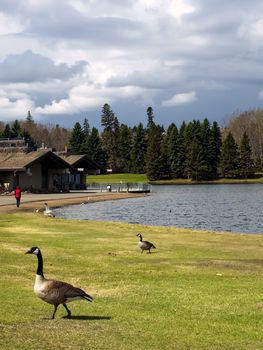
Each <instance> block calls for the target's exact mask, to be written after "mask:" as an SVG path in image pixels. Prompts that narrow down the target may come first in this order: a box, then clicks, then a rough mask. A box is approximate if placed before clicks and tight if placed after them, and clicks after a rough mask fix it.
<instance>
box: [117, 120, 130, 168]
mask: <svg viewBox="0 0 263 350" xmlns="http://www.w3.org/2000/svg"><path fill="white" fill-rule="evenodd" d="M131 148H132V132H131V129H130V128H129V127H128V126H127V125H125V124H121V126H120V128H119V169H120V171H121V172H130V170H131Z"/></svg>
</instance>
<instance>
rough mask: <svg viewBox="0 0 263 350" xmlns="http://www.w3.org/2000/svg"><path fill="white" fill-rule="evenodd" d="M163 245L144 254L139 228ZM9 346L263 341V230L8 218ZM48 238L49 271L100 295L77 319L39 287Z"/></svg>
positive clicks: (74, 307)
mask: <svg viewBox="0 0 263 350" xmlns="http://www.w3.org/2000/svg"><path fill="white" fill-rule="evenodd" d="M138 231H139V232H141V233H142V234H143V236H144V237H145V239H148V240H150V241H152V242H153V243H154V244H155V245H156V246H157V249H156V250H155V251H154V252H153V253H152V254H145V253H143V254H141V253H140V251H139V249H138V247H137V237H136V236H135V235H136V233H137V232H138ZM0 242H1V244H0V276H1V278H0V300H1V318H0V348H1V349H45V350H46V349H92V350H96V349H117V350H128V349H129V350H134V349H136V350H140V349H142V350H157V349H158V350H160V349H167V350H171V349H180V350H182V349H196V350H199V349H209V350H211V349H212V350H213V349H220V350H222V349H227V350H229V349H234V350H237V349H238V350H242V349H244V350H245V349H246V350H251V349H263V335H262V327H263V293H262V291H263V278H262V277H263V276H262V275H263V259H262V249H263V237H262V236H260V235H243V234H242V235H241V234H227V233H213V232H204V231H203V232H201V231H199V232H198V231H193V230H188V229H176V228H160V227H150V226H139V225H129V224H124V223H111V222H103V223H102V222H100V223H98V222H94V221H64V220H62V219H56V218H55V219H53V218H46V217H43V216H42V215H40V214H23V215H22V214H19V215H18V214H9V215H1V217H0ZM35 245H37V246H39V247H40V248H41V250H42V253H43V257H44V272H45V275H46V277H47V278H56V279H59V280H63V281H67V282H69V283H72V284H74V285H76V286H79V287H81V288H82V289H84V290H85V291H86V292H88V293H89V294H91V295H92V296H93V297H94V302H93V303H88V302H85V301H77V302H73V303H70V304H69V308H70V309H71V311H72V315H73V318H72V319H64V318H63V316H64V315H65V310H64V308H63V307H62V306H60V307H59V309H58V312H57V315H56V319H55V320H53V321H51V320H48V319H45V318H46V317H50V316H51V313H52V311H53V306H52V305H49V304H46V303H44V302H43V301H41V300H40V299H38V298H37V297H36V296H35V295H34V292H33V284H34V278H35V271H36V267H37V258H36V257H35V256H33V255H25V254H24V252H25V251H26V250H27V249H28V248H30V247H32V246H35Z"/></svg>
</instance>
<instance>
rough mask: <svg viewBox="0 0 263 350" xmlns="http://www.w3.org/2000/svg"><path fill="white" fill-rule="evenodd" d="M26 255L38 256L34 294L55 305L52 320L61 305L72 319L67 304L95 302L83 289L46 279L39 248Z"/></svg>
mask: <svg viewBox="0 0 263 350" xmlns="http://www.w3.org/2000/svg"><path fill="white" fill-rule="evenodd" d="M25 254H35V255H36V256H37V259H38V266H37V272H36V279H35V285H34V292H35V294H36V296H38V297H39V298H40V299H42V300H44V301H45V302H47V303H49V304H52V305H54V311H53V314H52V316H51V319H52V320H53V319H54V318H55V314H56V311H57V308H58V306H59V305H60V304H62V305H63V306H64V308H65V309H66V310H67V317H68V318H70V316H71V311H70V310H69V309H68V307H67V305H66V303H69V302H70V301H74V300H81V299H85V300H88V301H92V300H93V298H92V297H91V296H90V295H88V294H87V293H85V292H84V291H83V290H82V289H80V288H76V287H73V286H72V285H71V284H69V283H65V282H61V281H55V280H48V279H46V278H45V277H44V273H43V258H42V254H41V251H40V249H39V248H38V247H32V248H31V249H29V250H28V251H27V252H26V253H25Z"/></svg>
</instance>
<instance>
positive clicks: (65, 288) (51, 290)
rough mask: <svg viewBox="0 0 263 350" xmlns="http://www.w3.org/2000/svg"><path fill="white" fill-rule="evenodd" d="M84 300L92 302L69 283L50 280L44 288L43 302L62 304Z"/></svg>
mask: <svg viewBox="0 0 263 350" xmlns="http://www.w3.org/2000/svg"><path fill="white" fill-rule="evenodd" d="M74 299H86V300H88V301H92V299H93V298H92V297H91V296H90V295H88V294H87V293H86V292H84V291H83V290H82V289H80V288H76V287H74V286H72V285H71V284H69V283H66V282H61V281H53V280H50V281H48V283H47V286H46V288H45V298H44V300H45V301H46V302H48V303H50V304H63V303H65V302H67V301H69V300H74Z"/></svg>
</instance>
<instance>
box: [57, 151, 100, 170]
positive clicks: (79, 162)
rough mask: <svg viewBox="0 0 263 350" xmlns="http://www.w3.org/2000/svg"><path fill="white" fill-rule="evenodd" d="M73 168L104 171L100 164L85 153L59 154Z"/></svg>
mask: <svg viewBox="0 0 263 350" xmlns="http://www.w3.org/2000/svg"><path fill="white" fill-rule="evenodd" d="M59 156H60V157H61V158H62V159H64V160H65V161H66V162H67V163H69V164H70V165H71V166H72V167H74V168H85V169H86V170H97V169H99V170H101V171H103V172H104V171H106V170H105V169H104V168H103V167H102V166H101V165H100V164H98V163H97V162H95V161H94V160H92V159H91V158H89V157H88V156H87V155H86V154H72V155H65V154H61V155H59Z"/></svg>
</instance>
